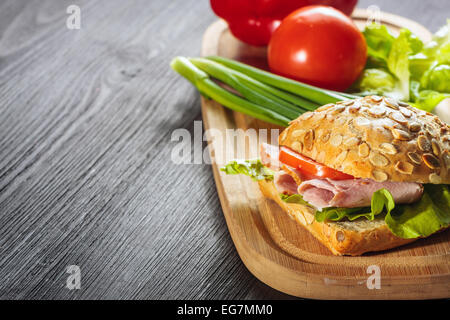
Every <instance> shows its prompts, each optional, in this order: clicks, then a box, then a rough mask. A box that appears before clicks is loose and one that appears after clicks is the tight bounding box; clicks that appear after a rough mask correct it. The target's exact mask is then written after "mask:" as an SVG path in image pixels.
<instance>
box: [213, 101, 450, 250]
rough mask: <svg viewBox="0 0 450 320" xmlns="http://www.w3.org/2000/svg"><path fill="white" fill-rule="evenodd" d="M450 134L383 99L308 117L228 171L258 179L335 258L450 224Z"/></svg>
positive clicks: (331, 107)
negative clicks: (257, 153)
mask: <svg viewBox="0 0 450 320" xmlns="http://www.w3.org/2000/svg"><path fill="white" fill-rule="evenodd" d="M449 149H450V129H449V126H448V125H447V124H446V123H444V122H443V121H441V120H440V119H439V118H438V117H437V116H435V115H433V114H431V113H429V112H425V111H422V110H418V109H416V108H414V107H412V106H410V105H408V104H406V103H404V102H400V101H395V100H393V99H391V98H385V97H380V96H368V97H364V98H358V99H354V100H345V101H340V102H337V103H335V104H328V105H325V106H322V107H320V108H318V109H317V110H316V111H313V112H307V113H304V114H302V115H301V116H300V117H298V118H297V119H295V120H294V121H292V122H291V123H290V125H289V127H287V128H286V129H285V130H283V131H282V132H281V134H280V136H279V139H278V145H277V146H275V145H269V144H262V145H261V151H260V158H259V159H253V160H235V161H231V162H230V163H228V164H227V165H225V166H224V167H223V168H221V170H222V171H224V172H226V173H228V174H245V175H248V176H250V177H251V178H252V179H253V180H255V181H257V182H258V184H259V187H260V189H261V191H262V193H263V195H264V196H265V197H267V198H270V199H272V200H274V201H275V202H276V203H278V205H279V206H280V207H281V208H282V209H283V210H284V211H285V212H286V213H287V214H289V215H290V216H291V217H292V218H293V219H294V221H295V223H299V224H301V225H302V226H304V228H305V229H306V230H307V231H309V232H311V234H312V235H313V236H314V237H315V238H317V239H318V240H319V241H320V242H321V243H322V244H324V245H325V246H326V247H327V248H329V250H330V251H331V252H332V253H333V254H335V255H351V256H355V255H361V254H363V253H365V252H371V251H381V250H387V249H391V248H394V247H398V246H401V245H404V244H407V243H410V242H412V241H415V240H417V239H419V238H424V237H428V236H430V235H432V234H434V233H436V232H440V231H443V230H444V229H446V228H448V226H449V224H450V190H449V184H450V151H449Z"/></svg>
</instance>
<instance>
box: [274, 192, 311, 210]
mask: <svg viewBox="0 0 450 320" xmlns="http://www.w3.org/2000/svg"><path fill="white" fill-rule="evenodd" d="M280 198H281V200H283V201H284V202H287V203H297V204H302V205H304V206H308V207H311V208H314V207H313V206H312V205H310V204H309V203H308V202H307V201H305V200H303V197H302V196H301V195H300V194H291V195H289V194H284V193H280Z"/></svg>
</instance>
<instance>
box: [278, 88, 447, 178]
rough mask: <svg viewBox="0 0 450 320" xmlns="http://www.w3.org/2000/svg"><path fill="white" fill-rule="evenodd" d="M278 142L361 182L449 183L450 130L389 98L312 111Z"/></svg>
mask: <svg viewBox="0 0 450 320" xmlns="http://www.w3.org/2000/svg"><path fill="white" fill-rule="evenodd" d="M279 144H280V145H282V146H287V147H289V148H291V149H293V150H294V151H297V152H299V153H301V154H303V155H305V156H307V157H310V158H312V159H313V160H315V161H317V162H319V163H322V164H324V165H326V166H328V167H331V168H333V169H336V170H339V171H341V172H344V173H347V174H350V175H352V176H354V177H357V178H369V179H374V180H376V181H380V182H382V181H386V180H389V181H398V182H418V183H433V184H450V151H449V149H450V129H449V126H448V125H447V124H446V123H444V122H442V121H441V120H440V119H439V118H438V117H437V116H435V115H433V114H431V113H428V112H425V111H422V110H418V109H416V108H413V107H411V106H409V105H408V104H406V103H402V102H396V101H394V100H392V99H390V98H383V97H379V96H370V97H365V98H360V99H355V100H346V101H340V102H338V103H336V104H328V105H325V106H322V107H320V108H319V109H317V110H316V111H314V112H307V113H305V114H303V115H301V116H300V117H299V118H297V119H296V120H294V121H292V122H291V124H290V126H289V127H288V128H286V129H285V130H284V131H283V132H282V133H281V135H280V137H279Z"/></svg>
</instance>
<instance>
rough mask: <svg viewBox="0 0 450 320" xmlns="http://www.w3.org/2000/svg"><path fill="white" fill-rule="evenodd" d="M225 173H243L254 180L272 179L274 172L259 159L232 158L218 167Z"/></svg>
mask: <svg viewBox="0 0 450 320" xmlns="http://www.w3.org/2000/svg"><path fill="white" fill-rule="evenodd" d="M220 171H223V172H225V173H226V174H244V175H246V176H249V177H250V178H252V180H254V181H258V180H267V181H270V180H273V175H274V172H273V171H272V170H270V169H269V168H267V167H265V166H264V165H263V164H262V162H261V160H259V159H254V160H233V161H230V162H229V163H227V164H226V165H225V166H223V167H222V168H220Z"/></svg>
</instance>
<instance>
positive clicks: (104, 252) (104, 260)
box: [0, 0, 448, 299]
mask: <svg viewBox="0 0 450 320" xmlns="http://www.w3.org/2000/svg"><path fill="white" fill-rule="evenodd" d="M373 2H374V1H361V2H360V4H361V6H363V7H367V6H368V5H369V4H372V3H373ZM72 3H73V1H70V0H69V1H68V0H64V1H61V0H43V1H30V0H3V1H0V279H1V281H0V298H1V299H20V298H24V299H39V298H46V299H76V298H78V299H106V298H114V299H130V298H136V299H146V298H153V299H161V298H162V299H164V298H166V299H168V298H173V299H176V298H203V299H213V298H223V299H228V298H236V299H258V298H259V299H264V298H275V299H276V298H290V296H287V295H283V294H281V293H279V292H277V291H275V290H273V289H271V288H269V287H268V286H266V285H264V284H262V283H261V282H260V281H259V280H257V279H256V278H255V277H254V276H253V275H251V274H250V273H249V272H248V271H247V269H246V268H245V266H244V265H243V264H242V262H241V261H240V258H239V257H238V254H237V253H236V250H235V248H234V245H233V243H232V241H231V238H230V236H229V233H228V230H227V227H226V224H225V220H224V218H223V214H222V212H221V208H220V204H219V199H218V197H217V194H216V189H215V186H214V181H213V176H212V172H211V170H210V167H209V166H207V165H183V166H179V165H174V164H172V163H171V162H169V161H167V159H168V157H169V155H170V152H171V149H172V146H173V143H171V142H170V136H171V133H172V132H173V130H175V129H178V128H186V129H187V130H189V131H190V132H191V133H192V132H193V127H194V126H193V121H194V120H200V119H201V114H200V108H199V105H200V98H199V95H198V93H197V92H196V91H195V90H194V89H193V88H192V87H191V85H190V84H189V83H187V82H186V81H184V80H183V79H181V78H180V77H178V76H177V75H176V74H175V73H174V72H173V71H172V70H170V68H169V67H168V64H169V62H170V60H171V58H172V57H174V56H176V55H187V56H195V55H199V53H200V44H201V35H202V34H203V32H204V31H205V29H206V27H207V26H208V25H209V24H210V23H211V22H212V21H214V19H215V17H214V16H213V14H212V13H211V11H210V8H209V3H208V1H198V0H186V1H182V0H175V1H164V0H152V1H148V0H127V1H119V0H102V1H87V0H80V1H76V4H77V5H79V6H80V7H81V29H80V30H68V29H67V28H66V27H65V23H66V18H67V14H66V8H67V6H68V5H70V4H72ZM380 7H381V9H382V10H384V11H388V12H393V13H398V14H401V15H403V16H406V17H409V18H413V19H417V20H418V21H419V22H420V23H422V24H424V25H425V26H427V27H429V28H430V29H431V30H432V31H434V30H436V29H437V27H438V26H440V25H443V24H444V20H445V18H446V15H447V13H448V10H445V9H446V8H448V2H447V1H446V0H442V1H439V0H433V1H427V2H424V1H421V0H416V1H380ZM187 191H189V196H186V194H187ZM72 264H76V265H79V266H80V267H81V271H82V280H81V289H80V290H73V291H69V290H68V289H66V288H65V284H66V278H67V276H68V274H67V273H65V270H66V267H67V266H68V265H72Z"/></svg>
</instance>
